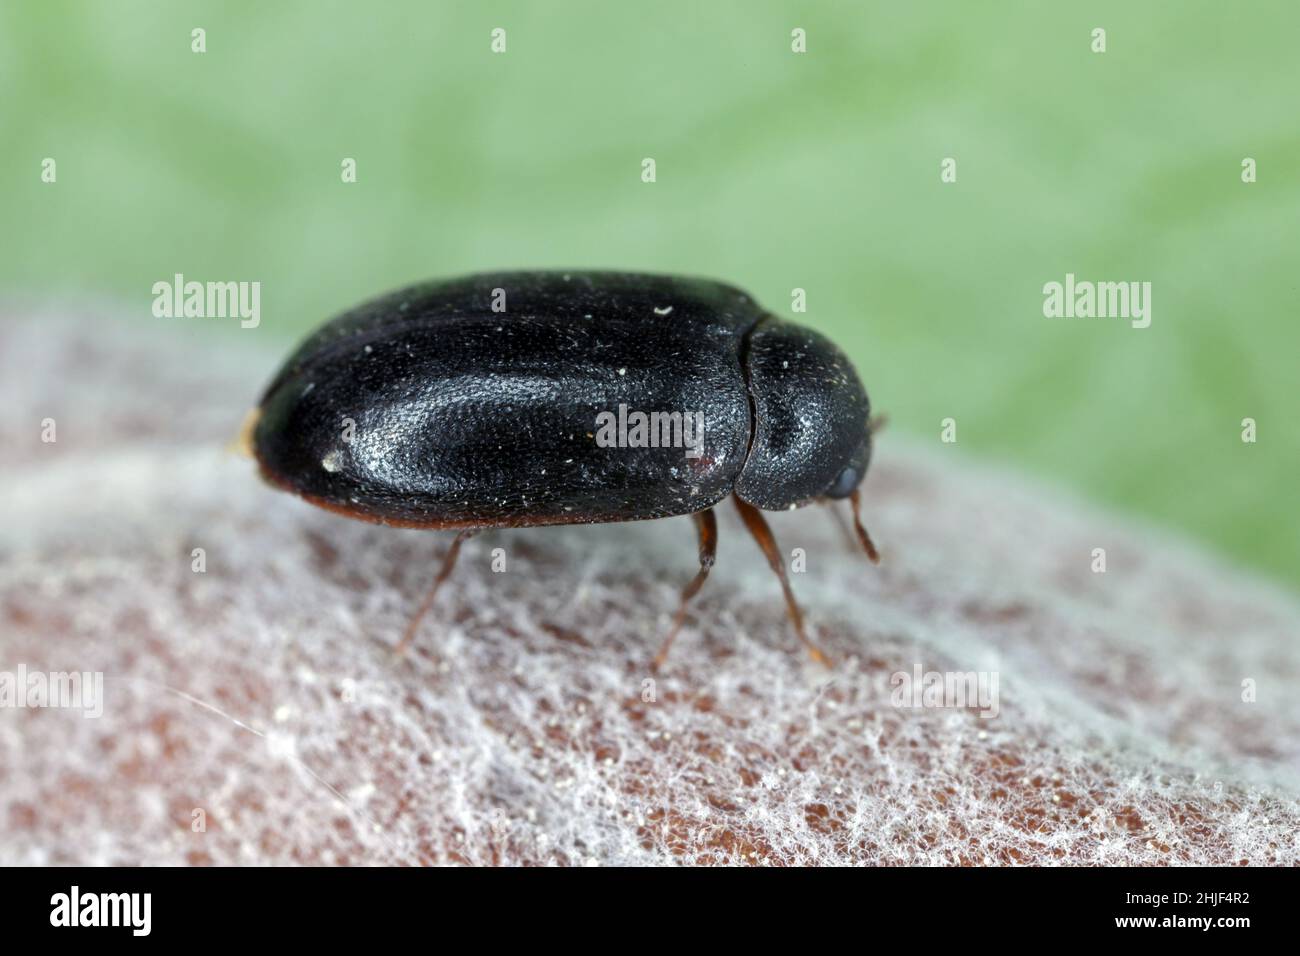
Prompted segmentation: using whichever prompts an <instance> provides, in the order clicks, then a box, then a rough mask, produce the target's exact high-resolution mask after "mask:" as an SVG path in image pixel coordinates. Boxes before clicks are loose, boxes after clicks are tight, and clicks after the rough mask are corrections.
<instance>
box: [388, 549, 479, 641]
mask: <svg viewBox="0 0 1300 956" xmlns="http://www.w3.org/2000/svg"><path fill="white" fill-rule="evenodd" d="M476 534H478V529H477V528H466V529H465V530H464V531H461V532H459V533H457V535H456V539H455V540H454V541H452V543H451V547H450V548H448V549H447V554H446V555H445V556H444V557H443V559H442V567H440V568H439V569H438V576H437V577H436V578H434V579H433V586H432V587H430V588H429V593H428V594H426V595H425V596H424V601H423V602H422V603H421V604H420V609H419V610H418V611H416V612H415V616H414V617H413V618H411V623H410V624H407V625H406V633H405V634H404V635H402V642H401V643H400V644H398V645H397V653H398V654H405V653H406V649H407V648H408V647H410V646H411V641H413V640H415V632H416V630H418V629H419V627H420V621H422V620H423V619H424V615H426V614H428V613H429V608H431V607H433V599H434V598H436V597H437V596H438V588H440V587H442V582H443V581H445V580H447V578H448V576H450V574H451V569H452V568H454V567H455V566H456V558H458V557H459V556H460V546H461V544H462V543H463V542H464V541H465V540H466V539H468V538H472V537H474V535H476Z"/></svg>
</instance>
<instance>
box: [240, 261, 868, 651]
mask: <svg viewBox="0 0 1300 956" xmlns="http://www.w3.org/2000/svg"><path fill="white" fill-rule="evenodd" d="M629 410H630V411H629ZM638 413H639V414H640V416H641V417H638ZM674 413H676V417H674ZM869 415H870V406H869V404H868V400H867V393H866V391H865V389H863V387H862V383H861V381H859V379H858V376H857V373H856V372H855V371H854V369H853V366H852V365H851V364H850V362H849V360H848V359H847V358H846V357H845V355H844V353H843V352H841V351H840V350H839V349H838V348H836V347H835V345H834V344H832V343H831V342H830V341H829V340H828V339H826V338H825V337H823V336H821V335H819V334H818V333H816V332H813V331H812V330H810V329H805V328H802V327H800V326H798V325H794V324H792V323H790V322H785V321H783V320H781V319H779V318H777V317H776V316H774V315H772V314H770V313H768V312H765V311H764V310H763V309H761V308H760V307H759V306H758V305H757V304H756V303H755V302H754V301H753V300H752V299H751V298H750V297H749V296H748V295H746V294H745V293H744V292H742V291H741V290H739V289H737V288H734V287H733V286H729V285H724V284H722V283H719V282H711V281H707V280H700V279H685V278H677V277H672V276H659V275H639V274H635V273H623V272H586V273H579V272H569V273H560V272H508V273H491V274H482V275H474V276H469V277H466V278H461V279H453V280H449V281H442V282H430V283H425V284H421V285H416V286H412V287H410V288H406V289H402V290H399V291H397V292H393V293H390V294H388V295H385V296H381V297H380V298H377V299H374V300H372V301H370V302H367V303H365V304H363V305H360V306H358V307H356V308H354V309H352V310H351V311H348V312H345V313H344V314H342V315H340V316H339V317H337V318H336V319H334V320H332V321H331V322H328V323H327V324H325V325H323V326H322V327H321V328H319V329H318V330H317V331H316V332H314V333H313V334H312V335H310V336H309V337H308V338H307V339H306V341H304V342H303V343H302V345H300V346H299V347H298V349H297V350H296V351H295V352H294V353H293V354H292V355H291V356H290V358H289V359H288V361H287V362H285V364H284V366H283V368H281V369H280V371H279V373H278V374H277V375H276V376H275V378H274V379H273V380H272V381H271V384H270V385H269V386H268V387H267V389H266V392H265V394H264V395H263V396H262V400H261V403H260V404H259V407H258V409H257V410H256V412H255V418H254V419H253V424H252V426H251V428H252V433H251V444H252V451H253V453H254V454H255V456H256V458H257V460H258V462H259V465H260V468H261V471H262V474H263V475H264V476H265V478H267V479H268V480H269V481H270V482H272V483H273V484H275V485H277V486H279V487H281V488H284V489H286V490H288V491H292V492H294V493H295V494H298V495H301V496H302V497H303V498H305V499H307V500H308V501H309V502H311V503H313V504H316V505H319V506H321V507H324V508H328V509H330V510H332V511H336V512H339V513H341V514H344V515H347V516H349V517H353V518H361V519H364V520H367V521H374V522H378V523H380V524H388V525H400V526H404V527H417V528H454V529H457V530H459V532H460V533H459V534H458V535H457V536H456V539H455V541H454V542H453V543H452V546H451V548H450V550H449V551H448V553H447V555H446V557H445V558H444V560H443V563H442V567H441V568H440V570H439V572H438V575H437V577H436V579H435V581H434V584H433V587H432V588H431V589H430V591H429V593H428V595H427V596H426V598H425V600H424V602H423V604H422V606H421V607H420V609H419V610H418V611H417V612H416V614H415V615H414V616H413V618H412V621H411V624H410V626H409V627H408V628H407V633H406V636H405V638H404V639H403V641H402V644H401V647H402V648H405V647H406V646H407V644H409V642H410V640H411V638H412V636H413V635H414V633H415V630H416V626H417V624H418V623H419V621H420V619H421V618H422V617H423V615H424V613H425V612H426V611H427V610H428V608H429V606H430V605H431V604H432V602H433V598H434V596H435V595H436V594H437V589H438V586H439V585H440V584H441V583H442V582H443V581H444V580H445V579H446V578H447V576H448V574H450V573H451V569H452V567H453V565H454V564H455V560H456V556H457V554H458V553H459V550H460V545H461V542H462V541H463V540H464V539H465V538H466V537H468V536H470V535H472V534H473V533H475V532H477V531H481V530H484V529H488V528H518V527H528V526H533V525H545V524H574V523H594V522H606V521H631V520H640V519H647V518H666V517H670V516H672V515H685V514H690V515H693V516H694V518H695V522H696V526H697V530H698V534H699V560H700V570H699V573H698V574H697V575H696V576H695V578H694V580H692V581H691V583H690V584H688V585H687V586H686V588H685V589H684V590H683V592H682V596H681V602H680V604H679V606H678V609H677V614H676V617H675V619H674V622H673V626H672V630H671V631H670V633H669V635H668V638H667V639H666V640H665V642H664V644H663V647H662V649H661V650H660V652H659V654H658V656H657V657H656V658H655V662H656V664H658V663H661V662H662V661H663V659H664V657H665V655H666V654H667V651H668V648H669V646H670V645H671V643H672V640H673V638H674V637H675V636H676V634H677V631H678V629H679V628H680V627H681V624H682V621H683V619H684V616H685V611H686V604H687V602H688V601H689V600H690V599H691V597H693V596H694V595H695V593H696V592H697V591H698V590H699V589H700V586H701V585H702V584H703V583H704V579H705V578H706V577H707V576H708V573H709V568H710V567H711V566H712V565H713V560H714V554H715V551H716V545H717V524H716V522H715V520H714V517H713V512H712V510H711V509H712V507H713V506H714V505H716V504H717V503H718V502H719V501H721V500H722V499H723V498H725V497H727V496H728V495H733V496H734V497H735V502H736V506H737V508H738V509H739V510H740V514H741V517H742V518H743V519H744V522H745V525H746V527H747V528H748V529H749V531H750V533H751V534H753V536H754V538H755V540H756V541H757V542H758V544H759V546H760V547H761V548H762V550H763V553H764V555H765V556H766V557H767V560H768V563H769V564H770V565H771V566H772V569H773V570H774V571H775V572H776V573H777V575H778V576H779V578H780V580H781V586H782V588H783V590H784V593H785V600H786V607H787V610H788V613H789V616H790V618H791V620H792V622H793V623H794V626H795V630H796V631H797V633H798V635H799V638H800V640H802V641H803V643H804V644H805V645H806V646H807V647H808V648H809V650H810V651H811V652H812V654H813V656H814V657H815V658H817V659H818V660H821V661H823V662H825V661H826V658H825V655H823V654H822V652H821V651H820V650H818V648H817V647H816V645H814V644H813V643H812V642H811V641H810V640H809V639H808V637H807V635H806V634H805V633H804V627H803V620H802V617H801V615H800V613H799V607H798V604H797V603H796V602H795V600H794V596H793V593H792V592H791V590H790V585H789V582H788V580H787V578H786V574H785V567H784V564H783V562H782V559H781V555H780V553H779V551H778V550H777V545H776V541H775V540H774V538H773V537H772V532H771V530H770V529H769V528H768V525H767V522H766V521H765V520H764V519H763V516H762V514H761V513H760V510H759V509H764V510H768V511H772V510H784V509H788V508H797V507H799V506H800V505H804V504H807V503H809V502H811V501H815V500H819V499H835V498H851V499H852V502H853V517H854V524H855V527H856V529H857V533H858V537H859V540H860V541H861V543H862V546H863V547H864V548H865V549H866V551H867V554H868V555H869V556H870V557H871V559H872V560H873V561H875V560H877V555H876V552H875V548H874V547H873V545H872V543H871V539H870V537H869V536H868V535H867V532H866V530H865V529H864V528H863V527H862V523H861V521H860V520H859V518H858V485H859V484H860V483H861V481H862V478H863V476H864V475H865V474H866V470H867V464H868V462H869V461H870V459H871V434H872V428H871V424H870V422H869ZM647 419H648V420H649V425H646V424H645V422H646V420H647ZM615 420H617V424H618V428H617V430H616V429H614V428H613V427H612V426H613V424H614V422H615ZM637 422H639V423H641V427H639V428H638V426H637V424H635V423H637ZM602 439H603V440H602Z"/></svg>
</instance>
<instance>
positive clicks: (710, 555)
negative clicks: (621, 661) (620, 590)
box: [651, 508, 718, 670]
mask: <svg viewBox="0 0 1300 956" xmlns="http://www.w3.org/2000/svg"><path fill="white" fill-rule="evenodd" d="M691 517H692V518H694V519H695V530H696V531H697V532H698V533H699V536H700V570H699V572H698V573H696V575H695V577H694V579H692V581H691V583H690V584H688V585H686V587H684V588H682V599H681V602H680V603H679V604H678V605H677V614H676V615H675V616H674V617H673V629H672V630H671V631H669V632H668V637H667V638H666V639H665V640H664V643H663V646H662V647H660V648H659V653H658V654H656V655H655V659H654V663H653V664H652V665H651V666H652V667H653V668H654V669H655V670H658V669H659V668H660V667H662V666H663V664H664V661H666V660H668V650H669V648H671V647H672V646H673V641H674V640H675V639H676V638H677V632H678V631H680V630H681V629H682V623H683V622H684V621H685V620H686V605H687V603H688V602H689V601H690V599H691V598H693V597H695V595H696V594H697V593H698V592H699V590H700V588H701V587H702V586H703V585H704V579H705V578H707V577H708V576H709V570H710V569H711V568H712V567H713V561H714V559H715V558H716V557H717V555H718V519H717V518H715V517H714V516H713V509H712V508H706V509H705V510H703V511H697V512H695V514H693V515H691Z"/></svg>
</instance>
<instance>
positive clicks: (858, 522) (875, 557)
mask: <svg viewBox="0 0 1300 956" xmlns="http://www.w3.org/2000/svg"><path fill="white" fill-rule="evenodd" d="M849 498H850V500H851V501H852V502H853V527H855V528H857V529H858V540H859V541H861V542H862V549H863V550H864V551H866V552H867V557H868V558H870V559H871V563H872V564H879V563H880V552H879V551H877V550H876V545H875V542H873V541H872V540H871V535H869V534H867V529H866V528H864V527H862V518H861V517H860V516H859V514H858V509H859V506H860V505H861V504H862V491H861V489H859V488H854V489H853V494H852V495H850V496H849Z"/></svg>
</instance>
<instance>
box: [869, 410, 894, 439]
mask: <svg viewBox="0 0 1300 956" xmlns="http://www.w3.org/2000/svg"><path fill="white" fill-rule="evenodd" d="M888 424H889V416H888V415H872V416H871V417H870V418H868V419H867V431H868V432H869V433H871V434H872V435H874V434H876V432H879V431H884V428H885V426H886V425H888Z"/></svg>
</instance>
